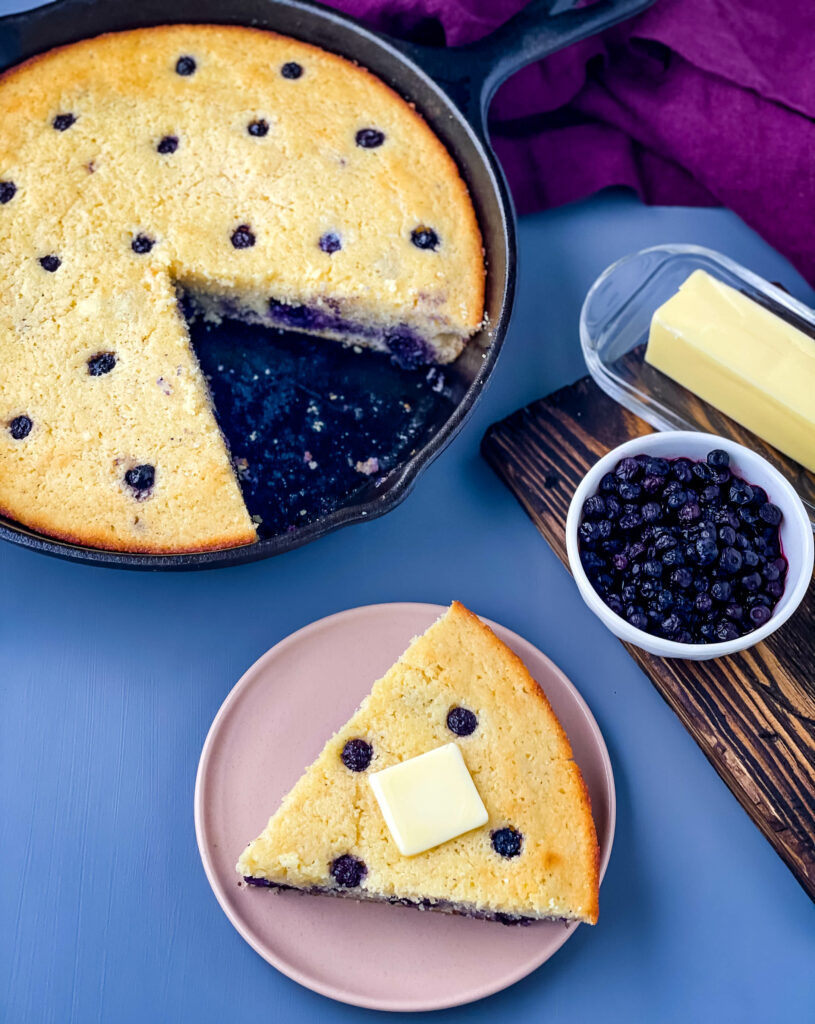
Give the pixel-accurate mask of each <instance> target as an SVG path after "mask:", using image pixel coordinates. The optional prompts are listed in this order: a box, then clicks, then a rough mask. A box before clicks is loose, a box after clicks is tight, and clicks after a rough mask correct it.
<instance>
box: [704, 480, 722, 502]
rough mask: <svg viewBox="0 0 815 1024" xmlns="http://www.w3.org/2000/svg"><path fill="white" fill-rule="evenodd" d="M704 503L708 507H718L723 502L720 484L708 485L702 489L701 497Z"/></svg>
mask: <svg viewBox="0 0 815 1024" xmlns="http://www.w3.org/2000/svg"><path fill="white" fill-rule="evenodd" d="M700 497H701V499H702V501H703V502H705V504H706V505H716V504H718V502H720V501H721V498H722V493H721V491H720V489H719V485H718V484H708V485H707V487H704V488H702V493H701V495H700Z"/></svg>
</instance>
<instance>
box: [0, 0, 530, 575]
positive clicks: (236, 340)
mask: <svg viewBox="0 0 815 1024" xmlns="http://www.w3.org/2000/svg"><path fill="white" fill-rule="evenodd" d="M168 22H204V23H206V22H212V23H221V24H224V23H233V24H243V25H252V26H257V27H261V28H268V29H272V30H274V31H277V32H280V33H282V34H284V35H291V36H294V37H296V38H298V39H302V40H304V41H307V42H312V43H316V44H317V45H319V46H323V47H325V48H326V49H328V50H332V51H334V52H336V53H340V54H343V55H345V56H347V57H350V58H352V59H354V60H356V61H357V62H359V63H360V64H362V65H363V66H365V67H367V68H369V69H370V70H371V71H373V72H374V73H376V74H377V75H379V76H380V77H381V78H382V79H384V80H385V81H386V82H387V83H388V84H389V85H391V86H392V87H394V88H395V89H396V91H397V92H399V93H400V94H401V95H402V96H404V97H405V98H406V99H408V100H410V101H411V102H414V103H415V105H416V107H417V109H418V110H419V111H420V112H421V113H422V114H423V115H424V117H425V118H426V119H427V121H428V122H429V123H430V125H431V126H432V127H433V128H434V130H435V131H436V132H437V134H438V135H439V136H440V137H441V139H442V140H443V141H444V143H445V144H446V146H447V148H448V149H449V151H450V152H451V153H452V155H453V156H454V157H455V159H456V161H457V163H458V165H459V168H460V170H461V173H462V175H463V177H464V178H465V180H466V181H467V184H468V185H469V188H470V191H471V195H472V197H473V201H474V204H475V207H476V212H477V215H478V219H479V223H480V225H481V230H482V234H483V238H484V248H485V254H486V260H487V266H488V278H487V295H486V313H487V317H488V324H489V328H488V329H487V330H484V331H481V332H480V333H479V334H478V335H477V336H476V337H475V338H474V339H473V340H472V341H471V342H470V344H469V345H468V347H467V349H465V351H464V353H463V354H462V355H461V356H460V357H459V359H458V360H456V362H455V363H454V364H453V365H452V366H450V367H444V368H443V369H439V370H430V371H428V368H426V367H425V368H424V369H423V370H421V371H415V370H414V371H407V370H401V369H399V368H398V367H396V366H394V365H393V364H392V363H391V361H390V360H389V359H388V358H387V357H385V356H381V355H376V354H372V353H361V354H360V353H357V352H354V351H353V350H350V349H344V348H343V347H342V346H339V345H335V344H333V343H328V342H321V341H319V340H318V339H308V338H304V336H303V335H294V334H282V333H279V332H276V331H270V330H267V329H264V328H253V327H247V326H245V325H241V324H238V323H235V322H232V321H224V323H223V325H222V326H220V327H218V328H215V329H211V328H210V329H208V328H206V327H205V326H204V325H197V324H194V325H193V326H192V329H191V336H192V341H193V345H194V347H195V349H196V352H197V354H198V356H199V359H200V360H201V363H202V365H203V368H204V371H205V373H207V375H208V376H209V377H210V387H211V389H212V392H213V397H214V399H215V403H216V407H217V410H218V414H219V419H220V422H221V426H222V429H223V430H224V433H225V434H226V436H227V439H228V440H229V442H230V446H231V448H232V452H233V456H234V457H236V459H238V460H241V461H239V463H238V464H239V468H240V476H241V477H242V486H243V488H244V494H245V497H246V501H247V505H248V507H249V510H250V512H252V513H253V514H256V515H258V516H259V517H260V518H261V519H262V523H261V525H260V537H261V540H260V541H259V543H257V544H254V545H250V546H248V547H244V548H236V549H232V550H228V551H213V552H204V553H198V554H186V555H168V556H164V555H134V554H127V553H118V552H106V551H98V550H93V549H89V548H83V547H77V546H74V545H70V544H64V543H61V542H58V541H53V540H50V539H48V538H44V537H42V536H40V535H37V534H34V533H32V532H30V531H28V530H26V529H25V528H22V527H20V526H18V525H17V524H14V523H11V522H8V521H3V520H2V519H0V537H3V538H5V539H7V540H11V541H13V542H15V543H18V544H22V545H24V546H26V547H30V548H33V549H35V550H38V551H41V552H44V553H47V554H52V555H57V556H59V557H62V558H68V559H72V560H75V561H82V562H88V563H91V564H96V565H106V566H112V567H118V568H137V569H191V568H214V567H218V566H225V565H231V564H236V563H240V562H246V561H253V560H255V559H259V558H266V557H269V556H270V555H275V554H279V553H281V552H283V551H287V550H289V549H291V548H294V547H297V546H298V545H300V544H304V543H307V542H308V541H311V540H314V539H316V538H317V537H320V536H322V535H323V534H325V533H328V532H330V531H331V530H334V529H337V528H338V527H340V526H344V525H348V524H350V523H354V522H360V521H362V520H364V519H365V518H372V517H375V516H378V515H382V514H383V513H385V512H387V511H389V510H390V509H391V508H393V507H394V506H395V505H396V504H398V502H399V501H401V500H402V498H404V497H405V495H406V494H407V493H408V491H409V490H410V488H411V486H412V484H413V482H414V480H415V479H416V476H417V474H418V473H419V471H420V470H421V469H422V468H423V467H424V466H426V465H427V464H428V463H429V462H430V461H431V460H432V459H433V458H434V457H435V456H436V455H437V454H439V452H440V451H441V450H442V449H443V448H444V447H445V445H446V444H448V443H449V441H450V440H451V438H452V437H453V436H454V434H455V433H456V431H457V430H458V429H459V428H460V427H461V425H462V423H463V422H464V419H465V418H466V416H467V414H468V413H469V411H470V410H471V408H472V406H473V403H474V402H475V400H476V398H477V397H478V395H479V393H480V392H481V390H482V388H483V386H484V383H485V382H486V379H487V377H488V376H489V374H490V373H491V371H492V369H493V366H494V364H495V360H496V358H497V355H498V350H499V348H500V344H501V341H502V340H503V335H504V332H505V329H506V322H507V319H508V314H509V308H510V305H511V299H512V288H513V284H514V280H513V279H514V229H513V224H512V215H511V206H510V202H509V199H508V195H507V192H506V187H505V184H504V182H503V178H502V176H501V173H500V171H499V170H498V168H497V165H496V163H495V161H494V159H493V157H492V155H491V153H490V152H489V150H488V148H487V147H486V146H485V145H484V144H483V142H482V140H481V138H480V136H479V133H478V132H477V131H476V130H474V129H473V128H472V127H471V126H470V125H469V124H468V123H467V121H466V120H465V118H464V116H463V115H462V114H461V113H460V112H459V110H458V108H457V107H456V106H455V105H454V104H453V102H452V101H451V100H449V99H448V98H447V97H446V95H445V94H444V92H443V91H442V90H441V89H440V88H439V86H437V85H436V84H435V83H434V82H433V81H432V80H431V79H430V78H429V77H427V76H426V75H425V74H424V73H423V72H422V71H421V70H420V69H419V68H418V67H416V66H415V65H413V64H412V63H410V62H409V61H408V60H406V59H405V57H404V56H402V54H400V53H399V51H398V50H397V49H396V45H394V44H391V43H390V42H388V41H387V40H384V39H382V38H381V37H378V36H376V35H374V34H373V33H370V32H368V31H367V30H365V29H363V28H361V27H360V26H358V25H356V24H355V23H353V22H351V21H350V20H348V19H347V18H345V17H343V16H341V15H338V14H336V13H335V12H334V11H330V10H328V9H327V8H321V7H317V6H312V5H307V4H303V3H294V2H291V0H230V2H229V4H228V5H227V4H224V3H223V2H222V0H174V2H173V3H172V4H168V3H167V2H166V0H140V2H139V3H138V4H134V3H132V2H131V0H104V2H102V0H96V2H88V0H60V2H58V3H56V4H52V5H50V6H48V7H45V8H39V9H37V10H34V11H31V12H28V13H26V14H23V15H12V16H10V17H8V18H4V19H0V67H2V68H6V67H10V66H12V65H14V64H17V63H19V62H20V61H22V60H25V59H26V58H28V57H30V56H33V55H34V54H36V53H41V52H43V51H45V50H48V49H50V48H51V47H53V46H57V45H61V44H64V43H69V42H75V41H76V40H78V39H83V38H87V37H89V36H94V35H98V34H100V33H102V32H107V31H115V30H121V29H127V28H136V27H143V26H149V25H157V24H166V23H168ZM267 370H268V371H269V372H268V373H267V372H266V371H267ZM255 378H257V379H255ZM338 382H339V384H338ZM332 396H334V397H332ZM374 459H375V460H377V462H378V468H377V465H376V463H375V462H372V461H369V460H374ZM357 463H359V464H360V468H357ZM366 471H370V472H366Z"/></svg>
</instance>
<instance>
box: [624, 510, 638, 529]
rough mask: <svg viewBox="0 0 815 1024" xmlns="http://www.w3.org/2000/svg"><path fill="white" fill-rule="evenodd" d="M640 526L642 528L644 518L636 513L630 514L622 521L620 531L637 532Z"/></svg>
mask: <svg viewBox="0 0 815 1024" xmlns="http://www.w3.org/2000/svg"><path fill="white" fill-rule="evenodd" d="M638 526H642V517H641V516H640V515H638V514H637V513H636V512H628V513H627V514H626V515H624V516H622V517H621V519H620V529H622V530H636V529H637V527H638Z"/></svg>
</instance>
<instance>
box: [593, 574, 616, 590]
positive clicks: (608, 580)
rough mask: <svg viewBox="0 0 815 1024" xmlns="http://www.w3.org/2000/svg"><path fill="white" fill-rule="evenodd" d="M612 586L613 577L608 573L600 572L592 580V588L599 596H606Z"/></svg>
mask: <svg viewBox="0 0 815 1024" xmlns="http://www.w3.org/2000/svg"><path fill="white" fill-rule="evenodd" d="M613 586H614V577H613V576H612V575H611V574H610V573H608V572H601V573H600V575H599V576H595V578H594V587H595V589H596V590H597V591H598V592H599V593H600V594H607V593H608V592H609V591H610V590H611V588H612V587H613Z"/></svg>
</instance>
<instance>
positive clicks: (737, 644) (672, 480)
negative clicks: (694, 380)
mask: <svg viewBox="0 0 815 1024" xmlns="http://www.w3.org/2000/svg"><path fill="white" fill-rule="evenodd" d="M566 547H567V551H568V555H569V565H570V567H571V570H572V574H573V575H574V578H575V581H576V582H577V586H578V588H579V590H580V593H581V595H582V597H583V600H584V601H585V602H586V604H587V605H588V606H589V607H590V608H591V610H592V611H593V612H594V613H595V614H596V615H597V616H599V618H600V619H602V621H603V622H604V623H605V624H606V625H607V626H608V628H609V629H610V630H611V631H612V633H614V634H615V635H616V636H618V637H619V638H620V639H621V640H625V641H626V642H627V643H631V644H634V645H636V646H637V647H640V648H642V649H643V650H646V651H649V652H650V653H651V654H656V655H658V656H660V657H665V658H687V659H691V660H694V661H702V660H705V659H708V658H716V657H721V656H723V655H726V654H733V653H734V652H735V651H742V650H745V649H746V648H748V647H752V646H753V645H754V644H756V643H758V642H759V641H760V640H764V639H765V638H766V637H767V636H769V634H770V633H772V632H774V631H775V630H776V629H778V627H779V626H780V625H781V624H782V623H783V622H785V621H786V620H787V619H788V618H789V617H790V615H792V613H793V612H794V611H795V609H796V608H797V606H798V605H799V604H800V602H801V600H802V599H803V597H804V594H805V593H806V590H807V588H808V586H809V584H810V581H811V579H812V569H813V547H814V545H813V536H812V527H811V525H810V522H809V518H808V516H807V512H806V509H805V508H804V505H803V503H802V502H801V499H800V498H799V497H798V495H797V493H796V492H795V490H794V489H793V487H792V485H791V484H790V483H788V482H787V480H786V479H785V478H784V477H783V476H782V475H781V474H780V473H779V472H778V470H776V469H775V468H774V467H773V466H771V465H770V464H769V462H767V461H766V459H764V458H762V457H761V456H760V455H757V454H756V453H755V452H752V451H750V450H749V449H748V448H745V447H743V446H742V445H740V444H736V443H735V442H734V441H728V440H725V439H724V438H721V437H716V436H714V435H713V434H704V433H699V432H696V431H685V430H671V431H664V432H662V433H656V434H649V435H647V436H645V437H638V438H635V439H634V440H632V441H627V442H626V443H625V444H622V445H620V446H619V447H617V448H614V449H613V450H612V451H610V452H609V453H608V454H607V455H605V456H603V458H601V459H600V461H599V462H597V463H596V465H594V466H593V467H592V468H591V469H590V470H589V472H588V473H587V474H586V476H585V477H584V478H583V480H582V481H581V483H580V485H579V486H578V488H577V490H576V491H575V494H574V497H573V498H572V502H571V505H570V507H569V514H568V517H567V519H566Z"/></svg>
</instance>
